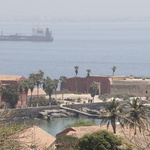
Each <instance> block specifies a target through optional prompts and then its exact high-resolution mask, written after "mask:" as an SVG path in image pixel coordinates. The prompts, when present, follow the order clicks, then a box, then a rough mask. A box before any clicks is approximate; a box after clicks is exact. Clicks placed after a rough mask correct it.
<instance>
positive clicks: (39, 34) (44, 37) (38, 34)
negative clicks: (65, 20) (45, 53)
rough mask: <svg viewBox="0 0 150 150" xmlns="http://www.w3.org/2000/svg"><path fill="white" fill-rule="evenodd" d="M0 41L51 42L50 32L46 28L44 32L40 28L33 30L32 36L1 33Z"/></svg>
mask: <svg viewBox="0 0 150 150" xmlns="http://www.w3.org/2000/svg"><path fill="white" fill-rule="evenodd" d="M0 41H46V42H50V41H53V37H52V32H50V31H49V29H48V28H46V30H45V31H44V30H43V29H41V28H33V29H32V35H25V34H20V33H16V34H14V35H3V32H1V35H0Z"/></svg>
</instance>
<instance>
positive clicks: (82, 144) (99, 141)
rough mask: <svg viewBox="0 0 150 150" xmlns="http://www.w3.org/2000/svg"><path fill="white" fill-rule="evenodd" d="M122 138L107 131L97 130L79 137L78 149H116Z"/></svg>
mask: <svg viewBox="0 0 150 150" xmlns="http://www.w3.org/2000/svg"><path fill="white" fill-rule="evenodd" d="M120 145H122V140H121V139H120V138H119V137H117V136H116V135H114V134H113V133H110V132H108V131H105V130H104V131H98V132H95V133H93V134H89V135H85V136H84V137H83V138H81V139H79V141H78V143H77V147H78V149H79V150H118V149H119V148H118V146H120Z"/></svg>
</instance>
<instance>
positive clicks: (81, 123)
mask: <svg viewBox="0 0 150 150" xmlns="http://www.w3.org/2000/svg"><path fill="white" fill-rule="evenodd" d="M82 126H95V124H94V123H93V122H92V121H85V120H77V121H76V122H74V123H71V124H68V125H67V126H66V128H70V127H82Z"/></svg>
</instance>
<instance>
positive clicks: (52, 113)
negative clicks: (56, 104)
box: [37, 109, 78, 120]
mask: <svg viewBox="0 0 150 150" xmlns="http://www.w3.org/2000/svg"><path fill="white" fill-rule="evenodd" d="M77 116H78V114H77V113H72V112H69V111H66V110H64V109H51V110H44V111H42V112H39V114H38V116H37V118H44V119H47V120H49V119H52V118H62V117H64V118H68V117H77Z"/></svg>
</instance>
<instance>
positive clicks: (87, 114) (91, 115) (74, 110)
mask: <svg viewBox="0 0 150 150" xmlns="http://www.w3.org/2000/svg"><path fill="white" fill-rule="evenodd" d="M60 108H62V109H65V110H69V111H72V112H75V113H78V114H82V115H85V116H88V117H92V118H99V115H94V114H89V113H86V112H83V111H79V110H77V109H72V108H68V107H64V106H61V107H60Z"/></svg>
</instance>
